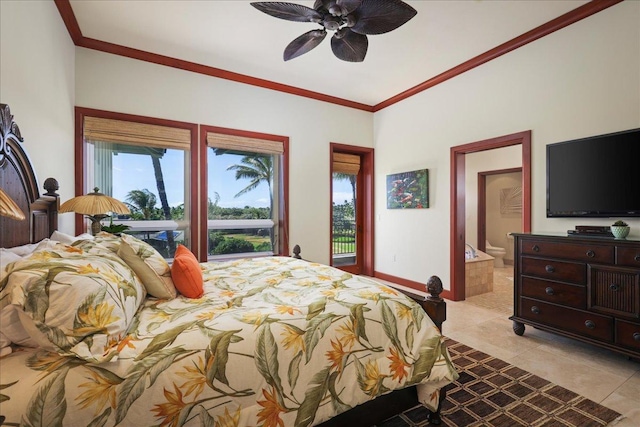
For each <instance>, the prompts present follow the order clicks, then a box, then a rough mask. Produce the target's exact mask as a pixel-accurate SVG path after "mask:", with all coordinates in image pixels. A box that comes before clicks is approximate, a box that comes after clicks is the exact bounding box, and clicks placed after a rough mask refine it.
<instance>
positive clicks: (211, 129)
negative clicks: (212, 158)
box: [198, 125, 289, 261]
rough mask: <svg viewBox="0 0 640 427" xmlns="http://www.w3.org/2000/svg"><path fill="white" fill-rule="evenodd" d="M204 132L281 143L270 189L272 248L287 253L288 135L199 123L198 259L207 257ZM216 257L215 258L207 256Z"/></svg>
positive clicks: (205, 135) (205, 141) (206, 185)
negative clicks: (273, 225)
mask: <svg viewBox="0 0 640 427" xmlns="http://www.w3.org/2000/svg"><path fill="white" fill-rule="evenodd" d="M208 133H220V134H226V135H232V136H239V137H245V138H254V139H263V140H267V141H276V142H280V143H282V145H283V153H282V158H281V161H280V162H279V163H280V165H279V166H280V171H279V173H278V175H279V176H280V177H281V178H280V180H279V182H278V183H274V186H273V191H276V190H277V191H278V195H277V196H276V195H274V198H275V199H276V200H277V201H278V219H277V224H276V225H277V227H278V229H277V231H278V248H277V251H274V255H280V256H288V254H289V223H288V218H289V211H288V209H289V203H288V201H289V138H288V137H286V136H281V135H273V134H267V133H260V132H252V131H245V130H239V129H230V128H224V127H219V126H210V125H200V171H201V173H200V177H201V181H200V197H199V199H198V200H199V201H200V221H201V222H200V239H199V242H200V250H199V257H198V258H199V259H200V260H201V261H207V260H208V259H210V258H211V257H209V255H208V252H209V248H208V244H209V239H208V233H209V230H208V221H209V220H208V212H207V208H208V206H207V197H208V185H209V183H208V176H207V170H208V161H207V150H208V148H209V146H208V143H207V134H208ZM225 258H233V254H229V256H226V257H225ZM211 259H217V258H211Z"/></svg>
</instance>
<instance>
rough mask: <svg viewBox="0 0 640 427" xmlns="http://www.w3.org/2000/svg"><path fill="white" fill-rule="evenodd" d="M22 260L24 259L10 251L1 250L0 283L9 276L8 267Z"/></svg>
mask: <svg viewBox="0 0 640 427" xmlns="http://www.w3.org/2000/svg"><path fill="white" fill-rule="evenodd" d="M21 259H22V257H21V256H20V255H16V254H15V253H13V252H11V251H10V250H8V249H5V248H0V282H2V280H3V279H4V278H5V276H6V275H7V274H9V272H8V271H6V268H7V265H9V264H11V263H12V262H15V261H20V260H21Z"/></svg>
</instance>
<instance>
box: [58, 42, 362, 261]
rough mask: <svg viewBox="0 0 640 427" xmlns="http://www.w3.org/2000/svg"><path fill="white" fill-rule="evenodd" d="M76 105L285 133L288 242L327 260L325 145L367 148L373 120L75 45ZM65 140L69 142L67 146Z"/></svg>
mask: <svg viewBox="0 0 640 427" xmlns="http://www.w3.org/2000/svg"><path fill="white" fill-rule="evenodd" d="M76 105H78V106H80V107H88V108H97V109H102V110H108V111H117V112H120V113H128V114H139V115H144V116H151V117H159V118H163V119H171V120H180V121H186V122H192V123H199V124H205V125H213V126H222V127H227V128H234V129H242V130H247V131H254V132H264V133H270V134H276V135H284V136H288V137H289V138H290V139H289V149H290V157H289V164H290V172H289V243H290V245H291V247H293V245H295V244H299V245H300V246H301V247H302V256H303V257H304V258H305V259H309V260H313V261H318V262H323V263H329V255H330V252H329V250H330V246H329V239H330V230H329V223H330V220H329V213H330V206H331V198H330V194H329V183H330V176H329V157H330V154H329V144H330V143H331V142H338V143H343V144H351V145H358V146H366V147H371V146H372V140H373V137H372V130H373V115H372V114H371V113H367V112H364V111H359V110H354V109H352V108H346V107H340V106H336V105H333V104H329V103H325V102H318V101H313V100H310V99H307V98H302V97H298V96H293V95H287V94H284V93H281V92H275V91H272V90H268V89H262V88H257V87H253V86H248V85H244V84H239V83H234V82H230V81H227V80H222V79H216V78H212V77H208V76H204V75H200V74H196V73H191V72H187V71H182V70H177V69H173V68H168V67H163V66H160V65H155V64H151V63H147V62H142V61H137V60H133V59H129V58H124V57H120V56H115V55H110V54H106V53H102V52H97V51H93V50H88V49H83V48H77V51H76ZM69 143H72V141H70V142H69Z"/></svg>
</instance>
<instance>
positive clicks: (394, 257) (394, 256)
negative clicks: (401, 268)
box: [393, 254, 396, 262]
mask: <svg viewBox="0 0 640 427" xmlns="http://www.w3.org/2000/svg"><path fill="white" fill-rule="evenodd" d="M393 262H396V254H393Z"/></svg>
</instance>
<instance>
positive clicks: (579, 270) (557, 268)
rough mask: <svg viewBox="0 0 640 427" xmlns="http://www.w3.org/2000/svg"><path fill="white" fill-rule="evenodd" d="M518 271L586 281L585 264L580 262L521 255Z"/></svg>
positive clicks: (529, 274) (531, 274)
mask: <svg viewBox="0 0 640 427" xmlns="http://www.w3.org/2000/svg"><path fill="white" fill-rule="evenodd" d="M521 262H522V264H521V269H520V273H521V274H523V275H526V276H535V277H540V278H544V279H551V280H558V281H561V282H570V283H575V284H577V285H584V284H586V282H587V266H586V265H585V264H584V263H582V262H573V261H557V260H552V259H541V258H531V257H522V258H521Z"/></svg>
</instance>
